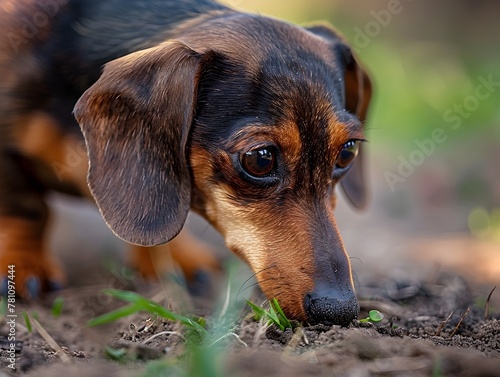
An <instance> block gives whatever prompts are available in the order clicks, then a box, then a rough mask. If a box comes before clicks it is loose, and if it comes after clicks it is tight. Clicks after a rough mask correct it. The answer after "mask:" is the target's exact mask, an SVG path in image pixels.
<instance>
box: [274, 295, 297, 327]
mask: <svg viewBox="0 0 500 377" xmlns="http://www.w3.org/2000/svg"><path fill="white" fill-rule="evenodd" d="M271 305H272V306H273V307H274V309H275V310H276V312H277V313H278V316H279V318H280V323H281V324H283V326H284V327H285V329H287V328H290V329H291V328H293V327H292V324H291V323H290V321H289V320H288V318H287V316H286V314H285V313H284V312H283V310H282V309H281V306H280V304H278V300H277V299H276V298H274V299H273V300H272V301H271Z"/></svg>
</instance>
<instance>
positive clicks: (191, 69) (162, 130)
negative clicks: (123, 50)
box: [74, 42, 202, 246]
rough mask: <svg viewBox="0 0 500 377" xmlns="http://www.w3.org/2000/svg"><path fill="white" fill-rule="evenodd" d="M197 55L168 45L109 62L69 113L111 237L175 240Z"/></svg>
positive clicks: (186, 199)
mask: <svg viewBox="0 0 500 377" xmlns="http://www.w3.org/2000/svg"><path fill="white" fill-rule="evenodd" d="M201 60H202V56H201V55H199V54H197V53H196V52H194V51H193V50H191V49H189V48H188V47H187V46H185V45H184V44H182V43H180V42H167V43H164V44H162V45H159V46H158V47H155V48H153V49H148V50H143V51H139V52H136V53H133V54H130V55H127V56H125V57H123V58H120V59H117V60H115V61H113V62H111V63H108V64H107V65H106V66H105V68H104V71H103V74H102V76H101V78H100V79H99V80H98V81H97V82H96V83H95V84H94V85H93V86H92V87H90V89H88V90H87V91H86V92H85V93H84V95H83V96H82V97H81V98H80V100H79V101H78V103H77V104H76V107H75V109H74V114H75V117H76V119H77V120H78V122H79V124H80V126H81V128H82V131H83V134H84V136H85V141H86V144H87V150H88V155H89V161H90V164H89V173H88V182H89V186H90V189H91V191H92V194H93V196H94V198H95V200H96V202H97V204H98V206H99V209H100V211H101V214H102V216H103V218H104V219H105V221H106V223H107V224H108V226H109V227H110V228H111V229H112V230H113V231H114V233H115V234H116V235H117V236H118V237H120V238H122V239H124V240H125V241H128V242H130V243H133V244H138V245H143V246H151V245H157V244H160V243H165V242H167V241H169V240H170V239H172V238H173V237H175V236H176V235H177V234H178V233H179V231H180V230H181V229H182V226H183V225H184V222H185V219H186V216H187V214H188V211H189V207H190V202H191V178H190V173H189V169H188V163H187V160H186V143H187V139H188V133H189V130H190V126H191V123H192V120H193V115H194V111H195V106H196V103H195V102H196V96H197V83H198V80H199V76H200V64H201Z"/></svg>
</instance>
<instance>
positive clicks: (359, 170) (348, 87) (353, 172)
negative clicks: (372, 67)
mask: <svg viewBox="0 0 500 377" xmlns="http://www.w3.org/2000/svg"><path fill="white" fill-rule="evenodd" d="M343 55H344V56H345V63H346V65H345V74H344V82H345V104H346V109H347V111H349V112H351V113H353V114H356V116H357V117H358V119H359V120H360V121H361V122H362V123H365V121H366V115H367V112H368V106H369V104H370V98H371V94H372V85H371V82H370V79H369V78H368V75H367V74H366V72H365V71H364V70H363V69H362V68H360V66H359V65H358V63H357V62H356V60H355V58H354V56H353V55H352V52H351V50H350V49H349V48H346V49H344V51H343ZM364 152H365V146H364V145H360V147H359V154H358V157H357V158H356V160H355V162H354V165H353V166H352V167H351V168H350V169H349V171H348V172H347V173H346V175H345V176H344V178H343V179H342V180H341V181H340V185H341V186H342V189H343V190H344V193H345V195H346V197H347V199H349V201H350V202H351V204H352V205H353V206H354V207H356V208H358V209H362V208H364V207H365V206H366V204H367V202H368V189H367V184H366V174H365V172H364V166H365V161H364V159H365V153H364Z"/></svg>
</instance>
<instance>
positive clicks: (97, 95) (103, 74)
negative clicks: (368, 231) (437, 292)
mask: <svg viewBox="0 0 500 377" xmlns="http://www.w3.org/2000/svg"><path fill="white" fill-rule="evenodd" d="M0 10H1V15H0V25H2V26H1V27H2V34H1V41H0V77H2V83H1V84H0V85H1V86H0V114H1V118H0V139H1V141H0V176H1V177H2V180H1V182H0V227H1V228H0V229H1V232H2V235H3V238H2V239H1V246H0V247H1V249H0V268H1V269H2V272H1V274H2V275H3V276H5V275H6V271H7V268H8V266H10V265H15V266H16V287H17V289H18V293H19V294H21V295H22V296H23V295H24V296H30V294H32V293H33V291H37V290H39V291H40V290H41V291H45V290H50V289H54V288H57V287H59V286H60V285H61V282H63V281H64V274H63V273H62V270H61V269H60V268H58V267H57V265H56V263H55V262H54V261H53V260H52V259H51V257H50V253H49V252H48V251H47V249H46V246H45V244H44V235H45V224H46V222H47V218H48V216H49V210H48V208H47V205H46V203H45V200H44V198H45V195H46V193H47V191H49V190H57V191H61V192H64V193H68V194H72V195H78V196H82V197H85V196H87V197H92V198H94V200H95V202H96V203H97V206H98V208H99V210H100V212H101V214H102V216H103V218H104V219H105V221H106V223H107V225H108V226H109V227H110V228H111V230H112V231H113V232H114V233H115V234H116V235H117V236H118V237H120V238H122V239H124V240H125V241H127V242H129V243H130V244H133V245H138V246H140V247H143V248H145V249H149V248H151V247H153V246H155V245H159V244H163V243H166V242H168V241H170V240H172V239H174V237H176V236H177V235H178V234H179V233H180V232H181V230H182V228H183V225H184V222H185V220H186V216H187V214H188V211H189V210H192V211H194V212H196V213H198V214H200V215H201V216H203V217H204V218H205V219H207V220H208V222H209V223H210V224H212V225H213V226H214V228H215V229H216V230H218V231H219V232H220V233H221V234H222V236H223V237H224V239H225V242H226V244H227V246H228V248H229V249H230V250H231V251H233V252H234V253H235V254H236V255H238V256H239V257H240V258H242V259H243V260H244V261H246V263H248V265H249V266H250V268H251V269H252V270H253V272H254V273H255V276H256V278H257V281H258V283H259V285H260V287H261V289H262V291H263V292H264V293H265V295H266V296H267V297H268V298H269V299H272V298H277V299H278V301H279V303H280V306H281V307H282V308H283V310H284V311H285V313H286V314H287V315H288V316H289V317H290V318H293V319H297V320H299V321H303V322H306V323H310V324H316V323H328V324H338V325H343V326H346V325H348V324H349V323H350V322H351V321H352V320H353V319H355V318H356V317H357V315H358V312H359V304H358V301H357V298H356V294H355V289H354V284H353V278H352V271H351V265H350V261H349V257H348V254H347V253H346V251H345V248H344V245H343V243H342V240H341V237H340V235H339V232H338V229H337V226H336V222H335V218H334V215H333V209H334V207H335V201H336V199H335V198H336V195H335V193H334V189H335V187H336V186H337V185H338V184H340V186H342V188H343V190H344V192H345V193H346V196H347V198H348V200H349V201H350V202H351V203H352V204H353V205H354V206H355V207H363V206H364V205H365V202H366V196H367V193H366V191H367V190H366V184H365V178H364V175H363V158H362V157H363V156H362V154H363V152H362V150H363V146H362V142H363V141H364V140H365V137H364V134H363V129H364V123H365V120H366V115H367V110H368V105H369V102H370V97H371V91H372V89H371V84H370V79H369V78H368V75H367V74H366V72H365V70H364V69H363V68H361V66H360V65H359V64H358V63H357V61H356V59H355V57H354V56H353V53H352V52H351V49H350V48H349V46H348V44H347V43H346V42H345V40H344V39H343V38H342V37H341V36H340V35H339V33H338V32H337V31H335V30H334V29H333V28H332V27H330V26H328V25H325V24H318V25H312V26H309V27H299V26H296V25H293V24H290V23H287V22H285V21H281V20H277V19H274V18H269V17H265V16H261V15H255V14H248V13H242V12H239V11H237V10H234V9H231V8H229V7H226V6H224V5H221V4H219V3H216V2H213V1H210V0H182V1H179V0H176V1H173V0H137V1H133V0H100V1H91V0H44V1H42V0H40V1H38V0H1V2H0ZM75 119H76V120H75ZM82 134H83V137H82ZM84 142H85V144H84ZM71 151H83V152H82V153H83V154H84V155H85V156H88V164H87V163H86V161H87V157H85V159H84V160H85V163H82V164H80V165H79V166H76V167H72V168H68V166H71V164H69V162H68V154H69V152H71ZM87 170H88V171H87ZM183 233H184V231H183V232H181V235H180V236H179V237H180V238H179V240H182V239H186V237H188V236H183ZM183 237H184V238H183ZM175 240H178V238H175V239H174V242H175ZM178 244H179V245H178V249H180V250H182V244H183V241H179V242H178ZM137 250H138V248H137V247H136V253H140V251H137ZM186 253H189V251H188V250H186ZM180 254H182V252H181V253H180ZM146 255H147V253H145V254H142V257H141V254H136V258H135V259H136V261H139V262H138V263H137V267H138V268H139V269H141V268H142V269H143V270H145V271H146V272H145V274H148V273H151V271H152V268H153V267H151V262H150V261H148V258H147V257H146ZM187 255H189V254H187ZM184 259H185V260H186V259H187V260H188V264H189V263H191V264H194V265H197V264H199V263H205V262H206V261H203V258H202V257H198V256H196V257H192V258H184ZM208 260H209V258H208ZM145 266H146V267H145ZM148 266H149V267H148ZM147 271H149V272H147ZM33 281H35V282H36V283H37V284H33ZM34 287H35V288H34Z"/></svg>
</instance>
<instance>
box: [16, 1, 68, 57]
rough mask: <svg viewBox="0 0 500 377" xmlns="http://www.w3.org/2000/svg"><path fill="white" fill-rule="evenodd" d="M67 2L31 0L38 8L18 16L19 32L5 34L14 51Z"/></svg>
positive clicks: (34, 35)
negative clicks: (30, 12) (33, 0)
mask: <svg viewBox="0 0 500 377" xmlns="http://www.w3.org/2000/svg"><path fill="white" fill-rule="evenodd" d="M68 2H69V0H37V1H36V2H33V4H34V5H33V7H35V6H36V7H37V8H38V9H39V10H38V11H36V12H33V13H32V14H24V15H23V16H22V17H20V19H19V23H20V24H21V27H20V30H19V33H13V32H10V33H8V34H7V38H8V40H9V42H10V45H11V46H12V49H13V50H14V52H15V53H16V54H17V53H18V52H19V50H20V46H21V45H24V44H27V43H28V42H29V40H30V39H33V38H35V37H36V36H37V35H38V34H39V33H40V30H41V29H42V28H44V27H46V26H48V25H49V22H50V19H52V18H54V17H55V16H57V14H58V13H59V11H60V10H61V7H62V6H63V5H65V4H67V3H68Z"/></svg>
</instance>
